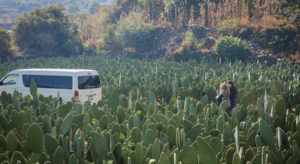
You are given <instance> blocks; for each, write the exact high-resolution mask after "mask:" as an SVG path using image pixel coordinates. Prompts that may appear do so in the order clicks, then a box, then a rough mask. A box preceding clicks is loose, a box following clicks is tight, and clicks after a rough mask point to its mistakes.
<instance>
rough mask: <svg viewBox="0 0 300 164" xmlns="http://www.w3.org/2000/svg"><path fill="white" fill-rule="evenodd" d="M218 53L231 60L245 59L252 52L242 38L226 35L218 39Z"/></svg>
mask: <svg viewBox="0 0 300 164" xmlns="http://www.w3.org/2000/svg"><path fill="white" fill-rule="evenodd" d="M216 51H217V53H218V54H219V55H220V56H221V57H222V58H225V59H228V60H230V61H234V60H236V59H237V60H245V59H247V58H248V57H249V55H250V54H251V52H250V50H249V48H248V46H247V44H246V43H245V42H244V41H242V40H241V39H240V38H237V37H232V36H225V37H222V38H220V39H219V40H217V43H216Z"/></svg>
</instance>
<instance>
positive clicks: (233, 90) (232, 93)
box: [229, 86, 237, 100]
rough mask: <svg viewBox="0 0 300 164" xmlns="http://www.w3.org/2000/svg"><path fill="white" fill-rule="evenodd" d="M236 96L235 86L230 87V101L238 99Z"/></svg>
mask: <svg viewBox="0 0 300 164" xmlns="http://www.w3.org/2000/svg"><path fill="white" fill-rule="evenodd" d="M236 95H237V89H236V87H235V86H232V87H230V95H229V98H230V100H233V99H236Z"/></svg>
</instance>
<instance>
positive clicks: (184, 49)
mask: <svg viewBox="0 0 300 164" xmlns="http://www.w3.org/2000/svg"><path fill="white" fill-rule="evenodd" d="M200 47H201V44H200V43H199V42H198V40H197V39H196V37H195V36H194V34H193V32H192V31H187V32H186V33H185V36H184V40H183V41H182V43H181V46H180V47H179V48H178V49H177V50H176V51H175V54H174V55H175V56H177V55H183V56H186V55H193V54H195V53H196V51H197V50H199V48H200Z"/></svg>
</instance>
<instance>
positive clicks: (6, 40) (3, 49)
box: [0, 28, 11, 56]
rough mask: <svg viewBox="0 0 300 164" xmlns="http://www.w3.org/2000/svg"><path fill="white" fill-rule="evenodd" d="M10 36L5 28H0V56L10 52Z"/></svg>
mask: <svg viewBox="0 0 300 164" xmlns="http://www.w3.org/2000/svg"><path fill="white" fill-rule="evenodd" d="M10 41H11V37H10V35H9V33H8V31H7V30H5V29H2V28H0V56H4V55H7V54H10Z"/></svg>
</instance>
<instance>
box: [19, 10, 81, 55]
mask: <svg viewBox="0 0 300 164" xmlns="http://www.w3.org/2000/svg"><path fill="white" fill-rule="evenodd" d="M13 32H14V36H15V43H16V44H17V45H18V46H19V47H20V48H21V49H22V50H34V51H36V52H37V53H41V54H46V55H48V54H49V55H57V54H60V55H66V56H70V55H75V54H78V53H80V52H81V43H80V42H79V41H78V40H77V39H76V35H77V33H78V31H77V26H76V25H75V24H73V23H72V22H71V21H70V20H69V18H68V16H66V15H65V13H64V9H63V8H62V7H59V6H57V5H51V6H49V7H44V8H37V9H36V10H34V11H32V12H29V13H25V14H24V16H22V17H20V18H19V19H18V21H17V22H16V23H15V25H14V27H13Z"/></svg>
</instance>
